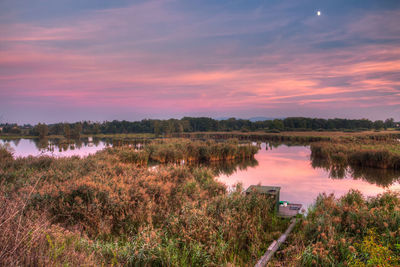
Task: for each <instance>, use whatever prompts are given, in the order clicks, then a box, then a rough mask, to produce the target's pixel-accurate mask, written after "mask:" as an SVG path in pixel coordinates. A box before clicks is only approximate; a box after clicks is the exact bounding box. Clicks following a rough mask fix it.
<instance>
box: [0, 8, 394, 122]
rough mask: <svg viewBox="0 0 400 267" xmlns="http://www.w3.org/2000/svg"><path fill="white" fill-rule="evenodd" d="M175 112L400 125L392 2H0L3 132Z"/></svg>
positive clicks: (164, 115) (179, 114) (0, 119)
mask: <svg viewBox="0 0 400 267" xmlns="http://www.w3.org/2000/svg"><path fill="white" fill-rule="evenodd" d="M318 11H320V16H318ZM183 116H210V117H214V118H218V117H231V116H234V117H240V118H249V117H254V116H266V117H287V116H307V117H322V118H332V117H341V118H369V119H372V120H376V119H386V118H389V117H393V118H395V119H396V120H400V1H398V0H392V1H389V0H376V1H370V0H306V1H302V0H258V1H252V0H240V1H239V0H197V1H191V0H181V1H175V0H165V1H157V0H155V1H153V0H150V1H127V0H112V1H111V0H79V1H77V0H57V1H55V0H34V1H33V0H1V1H0V123H1V122H18V123H37V122H39V121H41V122H47V123H51V122H58V121H71V122H72V121H78V120H95V121H96V120H97V121H103V120H112V119H118V120H122V119H126V120H140V119H143V118H163V119H165V118H171V117H174V118H181V117H183Z"/></svg>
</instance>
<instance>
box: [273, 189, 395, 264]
mask: <svg viewBox="0 0 400 267" xmlns="http://www.w3.org/2000/svg"><path fill="white" fill-rule="evenodd" d="M399 225H400V195H399V193H391V192H387V193H384V194H382V195H378V196H376V197H372V198H365V197H364V196H362V195H361V193H360V192H358V191H350V192H349V193H347V194H346V195H344V196H343V197H341V198H338V199H336V198H335V197H334V196H332V195H330V196H327V195H320V196H319V197H318V199H317V200H316V203H315V206H314V207H313V209H311V211H310V212H309V214H308V216H307V217H306V218H305V219H304V220H303V222H302V224H300V225H299V226H298V228H297V230H296V234H294V235H293V236H292V237H291V238H290V239H289V240H288V244H287V245H286V247H285V248H283V250H282V251H281V252H280V253H278V255H277V257H276V258H275V260H274V261H273V262H272V263H271V264H270V266H399V265H400V228H399Z"/></svg>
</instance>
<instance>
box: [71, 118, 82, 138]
mask: <svg viewBox="0 0 400 267" xmlns="http://www.w3.org/2000/svg"><path fill="white" fill-rule="evenodd" d="M81 132H82V124H81V123H80V122H77V123H75V125H74V130H73V131H72V136H73V137H74V138H76V139H78V138H80V137H81Z"/></svg>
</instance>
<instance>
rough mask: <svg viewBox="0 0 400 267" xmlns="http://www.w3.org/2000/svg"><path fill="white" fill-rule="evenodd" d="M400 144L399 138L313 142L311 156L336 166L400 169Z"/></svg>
mask: <svg viewBox="0 0 400 267" xmlns="http://www.w3.org/2000/svg"><path fill="white" fill-rule="evenodd" d="M399 144H400V143H399V142H398V141H397V140H383V141H375V140H362V141H358V142H356V141H354V142H319V143H313V144H311V146H310V148H311V158H312V159H319V160H323V161H325V162H326V163H328V164H331V165H336V166H363V167H372V168H381V169H395V170H398V169H400V146H399Z"/></svg>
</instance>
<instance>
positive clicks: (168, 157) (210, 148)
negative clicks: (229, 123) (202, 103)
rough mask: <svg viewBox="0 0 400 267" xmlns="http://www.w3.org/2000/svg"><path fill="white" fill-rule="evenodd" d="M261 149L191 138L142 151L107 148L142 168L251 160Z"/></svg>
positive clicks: (152, 145)
mask: <svg viewBox="0 0 400 267" xmlns="http://www.w3.org/2000/svg"><path fill="white" fill-rule="evenodd" d="M258 149H259V147H258V146H255V145H252V144H251V143H242V144H239V142H238V140H234V139H232V140H228V141H226V142H215V141H212V140H208V141H200V140H197V141H191V140H188V139H157V140H153V141H152V142H149V143H147V144H145V145H144V148H143V149H137V148H136V147H135V146H118V147H114V148H113V149H108V150H107V152H108V153H111V154H118V156H119V157H120V159H121V160H122V161H124V162H130V163H134V164H137V165H140V166H143V165H146V164H147V163H148V162H149V161H154V162H158V163H182V162H188V163H210V162H217V161H232V160H244V159H252V158H254V155H255V154H256V153H257V151H258Z"/></svg>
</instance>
